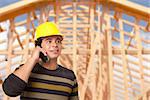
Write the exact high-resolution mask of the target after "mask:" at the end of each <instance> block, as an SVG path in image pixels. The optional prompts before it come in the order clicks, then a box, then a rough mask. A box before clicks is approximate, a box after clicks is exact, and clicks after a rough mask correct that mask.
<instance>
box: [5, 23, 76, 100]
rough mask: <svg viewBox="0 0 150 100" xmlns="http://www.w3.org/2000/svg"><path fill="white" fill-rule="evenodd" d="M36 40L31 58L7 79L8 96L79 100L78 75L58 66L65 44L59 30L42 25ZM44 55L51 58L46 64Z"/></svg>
mask: <svg viewBox="0 0 150 100" xmlns="http://www.w3.org/2000/svg"><path fill="white" fill-rule="evenodd" d="M35 38H36V41H35V45H36V47H35V49H34V50H33V53H32V55H31V57H30V58H29V59H28V60H27V61H26V63H25V64H23V65H21V66H20V67H19V68H18V69H16V70H15V71H14V73H12V74H10V75H9V76H8V77H7V78H6V79H5V81H4V83H3V90H4V92H5V93H6V94H7V95H8V96H12V97H15V96H18V95H21V96H20V99H21V100H39V99H40V100H79V98H78V84H77V81H76V77H75V74H74V73H73V71H71V70H69V69H66V68H64V67H62V66H61V65H58V64H57V58H58V56H59V55H60V53H61V48H62V47H61V42H62V40H63V35H62V34H61V33H60V32H59V29H58V28H57V26H56V25H55V24H54V23H52V22H45V23H43V24H41V25H39V26H38V27H37V29H36V35H35ZM42 53H43V56H44V55H45V57H47V58H48V59H47V58H46V59H45V61H44V60H43V59H41V58H42V57H41V54H42Z"/></svg>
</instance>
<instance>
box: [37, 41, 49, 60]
mask: <svg viewBox="0 0 150 100" xmlns="http://www.w3.org/2000/svg"><path fill="white" fill-rule="evenodd" d="M41 43H42V40H38V41H35V46H39V47H41ZM41 48H42V47H41ZM39 57H40V58H41V59H42V61H43V62H44V63H46V62H48V61H49V58H48V56H45V55H44V54H43V53H42V52H40V54H39Z"/></svg>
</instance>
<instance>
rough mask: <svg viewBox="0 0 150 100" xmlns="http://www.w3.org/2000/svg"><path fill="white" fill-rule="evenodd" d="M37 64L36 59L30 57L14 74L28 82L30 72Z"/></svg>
mask: <svg viewBox="0 0 150 100" xmlns="http://www.w3.org/2000/svg"><path fill="white" fill-rule="evenodd" d="M35 64H36V61H35V60H34V59H32V58H29V59H28V60H27V62H26V63H25V64H24V65H23V66H21V67H20V68H19V69H18V70H16V71H15V72H14V74H15V75H16V76H17V77H19V78H20V79H22V80H23V81H25V82H26V83H27V82H28V78H29V76H30V73H31V71H32V69H33V67H34V66H35Z"/></svg>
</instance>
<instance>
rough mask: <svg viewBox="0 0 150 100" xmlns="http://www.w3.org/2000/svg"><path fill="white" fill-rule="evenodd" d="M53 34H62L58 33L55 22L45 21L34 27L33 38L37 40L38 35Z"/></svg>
mask: <svg viewBox="0 0 150 100" xmlns="http://www.w3.org/2000/svg"><path fill="white" fill-rule="evenodd" d="M53 35H60V36H63V34H61V33H60V31H59V29H58V27H57V26H56V24H55V23H53V22H45V23H43V24H41V25H39V26H38V27H37V28H36V32H35V39H36V40H37V39H38V38H40V37H46V36H53Z"/></svg>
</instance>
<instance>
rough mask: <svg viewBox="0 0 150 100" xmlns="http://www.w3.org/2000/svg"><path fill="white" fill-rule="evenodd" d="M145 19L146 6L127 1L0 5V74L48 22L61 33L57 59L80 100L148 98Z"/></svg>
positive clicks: (21, 57) (37, 0)
mask: <svg viewBox="0 0 150 100" xmlns="http://www.w3.org/2000/svg"><path fill="white" fill-rule="evenodd" d="M124 16H126V17H127V18H130V19H132V20H133V21H132V20H127V19H126V18H124ZM24 17H25V18H24ZM149 17H150V12H149V8H147V7H143V6H141V5H138V4H135V3H133V2H130V1H129V0H123V2H122V1H117V0H80V1H74V0H69V1H68V0H31V1H26V0H23V1H20V2H17V3H15V4H12V5H9V6H6V7H4V8H0V72H1V73H0V78H2V79H4V78H6V77H7V76H8V75H9V74H10V73H11V72H12V71H14V69H15V68H16V67H17V66H19V64H21V63H23V62H25V58H28V57H29V56H30V54H31V53H32V50H33V48H34V32H35V28H36V27H37V25H38V24H40V23H43V22H45V21H54V22H56V23H57V25H58V26H59V28H60V30H61V32H62V33H63V34H64V41H63V50H62V55H61V56H60V58H59V61H58V63H60V64H62V65H64V66H65V67H67V68H69V69H72V70H73V71H74V72H75V74H76V76H77V79H78V83H79V96H80V100H134V99H135V100H148V99H149V98H150V92H149V91H150V89H149V88H148V89H147V87H150V80H149V78H150V74H149V73H148V72H150V66H149V65H150V48H149V45H150V41H149V38H148V37H149V33H150V31H149V28H150V21H149ZM20 18H21V19H20ZM18 19H19V20H18ZM5 23H6V24H7V25H9V27H6V26H5V25H4V24H5ZM141 23H142V24H141ZM143 23H144V24H143ZM127 28H128V29H127ZM1 83H2V81H1V82H0V84H1ZM0 99H1V98H0ZM3 99H4V100H8V99H9V97H7V96H3ZM16 100H17V99H16Z"/></svg>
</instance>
